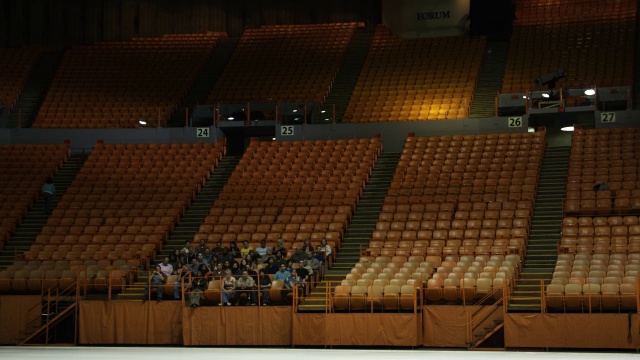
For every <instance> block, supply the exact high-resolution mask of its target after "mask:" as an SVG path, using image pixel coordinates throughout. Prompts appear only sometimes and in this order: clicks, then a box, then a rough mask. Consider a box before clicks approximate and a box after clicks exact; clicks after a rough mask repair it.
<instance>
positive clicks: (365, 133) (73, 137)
mask: <svg viewBox="0 0 640 360" xmlns="http://www.w3.org/2000/svg"><path fill="white" fill-rule="evenodd" d="M593 117H594V125H595V127H597V128H602V127H618V128H619V127H638V126H639V125H640V122H639V121H638V119H640V111H620V112H616V118H615V119H616V121H615V122H609V123H602V122H601V121H600V113H599V112H597V113H594V114H593ZM266 124H267V123H266V122H265V126H275V134H276V135H275V137H276V139H277V140H278V141H292V140H321V139H352V138H370V137H374V136H375V135H376V134H381V135H382V141H383V144H384V149H385V150H386V151H392V152H397V151H400V150H402V147H403V145H404V141H405V139H406V138H407V134H409V133H415V134H416V136H442V135H473V134H492V133H507V132H526V131H527V129H528V125H529V121H528V118H527V117H526V116H524V117H523V118H522V126H521V127H508V118H506V117H500V118H499V117H494V118H485V119H462V120H447V121H414V122H386V123H361V124H311V125H306V124H305V125H292V126H293V134H292V135H283V134H282V132H281V125H273V123H269V124H270V125H266ZM226 125H230V126H231V125H233V127H236V128H239V129H243V130H244V134H245V137H250V136H257V135H256V134H255V130H256V129H255V127H256V125H252V126H249V127H246V126H244V125H242V124H240V123H228V124H224V123H223V124H221V126H223V127H224V126H226ZM587 125H590V124H583V126H587ZM589 127H590V126H589ZM206 129H208V130H209V137H197V132H198V130H197V128H148V129H145V128H143V129H103V130H96V129H94V130H91V129H33V128H30V129H0V143H2V144H28V143H32V144H43V143H50V144H59V143H62V142H63V141H64V140H70V141H71V147H72V151H74V152H82V151H89V150H90V149H91V148H92V147H93V146H94V144H95V143H96V141H97V140H98V139H102V140H104V141H105V142H106V143H124V144H127V143H130V144H134V143H191V142H215V141H216V139H217V138H219V137H225V135H224V133H223V131H222V128H206ZM547 132H548V134H549V144H550V145H551V146H569V145H570V138H571V136H570V134H567V133H561V132H559V131H558V129H555V128H551V127H548V129H547Z"/></svg>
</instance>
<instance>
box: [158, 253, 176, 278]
mask: <svg viewBox="0 0 640 360" xmlns="http://www.w3.org/2000/svg"><path fill="white" fill-rule="evenodd" d="M160 271H161V272H162V276H163V277H164V278H165V279H166V278H168V277H169V275H171V273H173V265H171V264H169V257H165V258H164V260H163V261H162V262H161V263H160Z"/></svg>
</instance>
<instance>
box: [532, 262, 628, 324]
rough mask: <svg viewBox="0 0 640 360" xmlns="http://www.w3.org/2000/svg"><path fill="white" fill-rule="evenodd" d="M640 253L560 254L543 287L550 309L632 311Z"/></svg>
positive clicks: (561, 310)
mask: <svg viewBox="0 0 640 360" xmlns="http://www.w3.org/2000/svg"><path fill="white" fill-rule="evenodd" d="M639 273H640V253H639V252H636V253H632V254H629V255H627V254H623V253H612V254H609V253H594V254H593V255H592V254H590V253H588V252H585V253H578V254H575V255H574V254H560V255H559V256H558V261H557V262H556V267H555V270H554V273H553V279H552V280H551V284H549V285H547V288H546V296H545V300H546V304H547V309H548V310H549V311H560V312H565V311H567V312H571V311H574V312H600V311H602V312H629V311H631V312H635V311H637V301H638V300H637V286H638V274H639Z"/></svg>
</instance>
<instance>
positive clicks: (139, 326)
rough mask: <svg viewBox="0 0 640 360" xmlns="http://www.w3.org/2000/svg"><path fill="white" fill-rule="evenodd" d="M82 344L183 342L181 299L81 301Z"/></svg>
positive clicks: (167, 343) (160, 343)
mask: <svg viewBox="0 0 640 360" xmlns="http://www.w3.org/2000/svg"><path fill="white" fill-rule="evenodd" d="M79 305H80V313H79V332H80V334H79V335H80V336H79V338H80V344H83V345H97V344H113V345H124V344H127V345H179V344H182V308H183V307H182V303H181V302H179V301H159V302H156V301H147V302H144V303H143V302H137V301H81V302H80V304H79Z"/></svg>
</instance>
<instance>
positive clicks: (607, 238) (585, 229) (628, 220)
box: [558, 216, 640, 255]
mask: <svg viewBox="0 0 640 360" xmlns="http://www.w3.org/2000/svg"><path fill="white" fill-rule="evenodd" d="M558 252H559V253H566V254H589V255H591V254H607V255H609V254H640V225H639V224H638V217H637V216H624V217H621V216H610V217H600V216H599V217H593V218H592V217H588V216H582V217H577V218H576V217H565V218H564V220H563V223H562V237H561V239H560V245H559V248H558Z"/></svg>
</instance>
